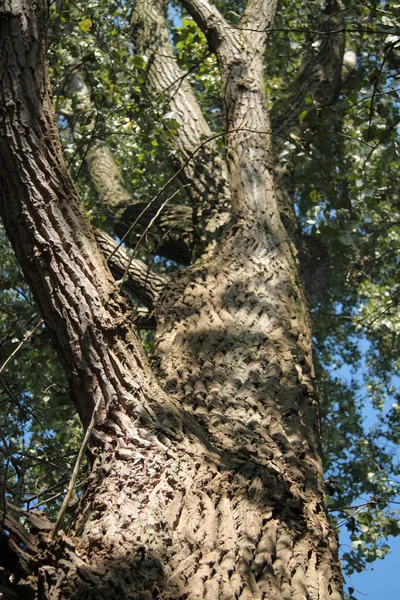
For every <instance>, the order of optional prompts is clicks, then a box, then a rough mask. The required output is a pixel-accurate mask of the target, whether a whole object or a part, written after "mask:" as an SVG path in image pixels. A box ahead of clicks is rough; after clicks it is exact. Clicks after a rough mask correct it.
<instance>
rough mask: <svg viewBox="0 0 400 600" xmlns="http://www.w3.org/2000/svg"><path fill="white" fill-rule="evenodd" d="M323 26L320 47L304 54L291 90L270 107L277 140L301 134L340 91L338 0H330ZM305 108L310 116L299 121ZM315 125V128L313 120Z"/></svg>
mask: <svg viewBox="0 0 400 600" xmlns="http://www.w3.org/2000/svg"><path fill="white" fill-rule="evenodd" d="M321 30H323V31H324V32H325V33H324V35H321V36H320V39H319V40H317V41H318V42H319V46H318V48H317V50H312V52H311V53H310V54H309V55H308V56H307V57H306V58H305V60H304V62H303V64H302V66H301V67H300V70H299V72H298V74H297V77H296V78H295V80H294V82H293V83H292V85H291V86H290V88H289V91H288V93H287V94H286V96H285V97H284V98H283V99H280V100H279V101H278V102H277V103H276V104H275V106H274V107H273V108H272V110H271V125H272V130H273V132H274V134H275V138H274V139H275V140H276V141H277V143H279V141H280V140H281V141H282V140H284V139H288V137H289V135H290V133H295V134H297V135H299V134H301V133H302V132H303V131H304V130H305V129H307V128H308V127H309V126H310V125H309V123H310V117H311V116H314V115H315V114H316V112H317V110H318V109H319V108H324V107H326V106H329V105H330V104H332V102H333V101H334V100H335V98H337V96H338V94H339V92H340V88H341V83H342V67H343V54H344V49H345V32H344V23H343V16H342V13H341V11H340V6H339V3H338V2H337V0H331V1H330V2H329V4H328V8H327V10H326V20H325V21H324V23H323V24H322V25H321ZM303 111H307V116H306V118H305V119H304V120H303V121H302V122H300V119H299V117H300V115H301V113H303ZM312 127H313V128H315V124H314V123H313V125H312Z"/></svg>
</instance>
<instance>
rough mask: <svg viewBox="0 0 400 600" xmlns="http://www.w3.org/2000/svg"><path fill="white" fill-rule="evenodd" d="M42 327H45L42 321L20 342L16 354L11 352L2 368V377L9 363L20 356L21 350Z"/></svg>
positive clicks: (0, 370)
mask: <svg viewBox="0 0 400 600" xmlns="http://www.w3.org/2000/svg"><path fill="white" fill-rule="evenodd" d="M41 325H43V320H42V319H41V320H40V321H39V323H37V324H36V325H35V327H34V328H33V329H32V331H28V332H27V333H26V334H25V335H24V337H23V338H22V340H21V341H20V343H19V344H18V346H17V347H16V348H15V350H14V352H11V354H10V356H9V357H8V358H7V360H6V361H5V362H4V363H3V364H2V366H1V367H0V375H1V374H2V372H3V371H4V369H5V368H6V366H7V365H8V363H9V362H10V361H11V360H12V359H13V358H14V356H15V355H16V354H18V352H19V351H20V350H21V348H22V346H24V345H25V344H26V342H27V341H28V340H29V339H30V338H31V337H32V336H33V334H34V333H35V331H36V329H38V328H39V327H40V326H41Z"/></svg>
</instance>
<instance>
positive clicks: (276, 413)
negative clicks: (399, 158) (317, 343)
mask: <svg viewBox="0 0 400 600" xmlns="http://www.w3.org/2000/svg"><path fill="white" fill-rule="evenodd" d="M65 4H66V6H64V3H63V2H61V3H59V5H60V6H59V8H60V9H61V11H62V10H70V6H69V3H68V2H66V3H65ZM167 4H168V3H167V2H165V1H164V0H137V1H136V2H135V3H134V6H133V12H132V17H131V32H130V35H131V38H130V40H129V41H128V42H125V40H123V39H121V44H125V43H126V44H127V47H128V51H127V56H129V58H130V59H131V60H132V61H133V62H134V64H135V65H136V66H137V67H138V68H139V69H140V70H141V74H140V76H137V77H136V81H134V80H130V81H129V79H128V83H129V84H130V85H131V86H133V85H136V84H137V83H138V84H139V85H138V86H137V87H138V88H139V91H140V95H141V98H137V103H138V104H139V103H140V102H142V103H143V104H147V105H148V106H150V107H151V110H152V111H153V115H154V114H155V113H158V115H161V114H163V115H165V113H166V112H167V116H163V118H162V119H160V131H161V135H162V137H163V140H164V142H165V146H164V148H166V147H169V148H170V151H171V158H172V160H171V164H172V168H173V170H174V173H173V174H171V177H170V178H169V180H168V181H166V182H164V183H163V184H162V185H161V184H160V189H159V190H158V191H157V192H156V193H155V195H154V197H153V200H152V202H151V205H150V206H149V207H146V205H144V203H143V202H142V201H140V202H138V201H137V199H135V198H134V195H133V194H132V192H131V191H130V190H129V187H127V185H126V183H125V180H124V176H123V173H121V171H120V168H119V164H118V156H115V155H114V154H113V152H112V149H110V148H109V147H107V146H106V145H105V144H104V143H103V142H102V140H100V136H99V135H98V132H97V131H96V126H95V125H96V123H95V120H96V119H95V118H94V113H95V112H96V109H95V108H94V107H93V100H92V94H91V90H90V81H87V68H86V65H85V61H84V60H82V61H79V60H78V59H77V57H76V56H75V57H73V58H72V59H71V61H70V63H69V65H68V68H69V77H68V81H67V82H66V83H65V98H69V99H70V100H69V101H66V102H65V106H64V111H62V118H63V119H65V120H66V121H67V122H68V132H69V134H68V135H70V136H72V137H74V138H75V140H78V143H79V142H80V143H79V152H80V155H81V158H82V160H85V164H86V169H87V174H88V178H89V180H90V182H91V186H92V189H93V190H94V192H95V194H96V197H97V198H98V201H99V202H100V203H101V204H102V205H103V206H104V212H105V215H106V219H107V220H106V229H107V230H108V233H114V234H117V235H119V236H120V237H122V238H123V239H124V240H125V241H126V242H127V244H128V245H131V246H133V247H134V248H136V247H137V246H138V244H139V242H140V241H141V240H142V239H143V237H144V236H145V235H147V231H148V230H150V231H151V228H152V227H153V229H154V223H155V228H156V233H157V236H158V238H159V239H158V241H157V246H156V249H155V253H156V254H159V255H161V256H164V257H166V258H168V259H172V260H175V261H177V262H178V263H180V264H181V266H182V268H179V269H175V270H172V271H171V272H170V273H168V274H160V273H155V272H153V271H151V270H150V268H149V267H148V266H146V265H145V264H144V263H142V262H141V261H139V260H138V259H136V258H134V259H133V258H132V256H129V255H128V254H127V252H126V250H125V248H124V247H122V246H121V245H120V244H119V243H118V244H117V242H115V241H114V238H113V237H110V236H109V235H108V234H107V232H104V231H99V230H97V231H96V230H95V229H94V228H93V226H92V224H91V223H90V222H89V220H88V217H87V214H86V213H85V210H84V207H83V204H82V202H81V199H80V197H79V194H78V191H77V188H76V185H75V184H74V182H73V181H72V179H71V176H70V174H69V173H68V171H67V169H66V167H65V164H64V160H63V156H62V150H61V145H60V141H59V134H58V125H62V122H61V117H60V116H59V122H58V123H57V119H56V116H55V112H54V107H53V102H52V95H51V88H50V83H49V78H48V73H47V64H46V26H47V24H46V19H47V3H46V1H45V0H36V1H34V0H5V1H4V2H3V3H2V4H1V5H0V39H1V44H2V49H1V81H2V85H1V122H0V153H1V164H0V211H1V216H2V219H3V222H4V227H5V229H6V232H7V235H8V236H9V238H10V240H11V242H12V245H13V248H14V250H15V254H16V256H17V259H18V262H19V264H20V265H21V268H22V270H23V273H24V276H25V278H26V281H27V282H28V284H29V286H30V289H31V291H32V294H33V296H34V298H35V301H36V303H37V305H38V306H39V308H40V311H41V313H42V315H43V319H44V322H45V325H46V328H47V330H48V331H49V332H50V335H51V339H52V341H53V343H54V345H55V348H56V350H57V353H58V356H59V359H60V362H61V364H62V366H63V368H64V370H65V374H66V377H67V380H68V384H69V388H70V397H71V400H72V401H73V403H74V405H75V407H76V409H77V411H78V413H79V416H80V419H81V421H82V424H83V427H84V428H85V430H86V437H85V444H83V446H82V450H85V449H86V444H87V454H88V470H87V474H86V477H85V481H84V482H83V484H82V492H81V494H80V498H79V505H78V508H77V510H76V514H75V516H74V519H73V521H72V524H71V526H70V528H69V530H68V533H67V534H65V533H63V532H57V530H58V528H59V525H60V523H59V521H57V523H56V525H55V526H52V525H50V524H49V523H48V522H47V521H45V520H44V519H43V517H40V518H39V516H38V515H33V516H32V515H30V516H29V517H28V520H29V519H30V522H31V525H32V528H33V529H32V531H31V532H30V533H27V532H26V531H24V530H23V529H22V528H21V526H20V525H19V524H18V522H17V521H16V519H15V516H12V512H11V513H10V511H9V512H8V513H6V515H5V519H4V524H5V529H6V530H7V531H11V532H12V537H11V538H9V539H8V538H7V537H4V536H3V538H2V539H3V540H6V542H8V551H7V556H8V560H9V563H10V562H11V563H12V565H11V567H10V565H8V568H9V569H11V571H14V574H13V579H12V580H8V581H7V582H6V586H7V588H8V589H9V590H14V591H16V592H18V593H20V594H22V595H25V597H38V598H52V599H56V598H60V599H61V598H76V599H78V598H104V599H112V598H114V597H115V598H116V597H121V596H122V597H126V598H141V599H143V600H144V599H146V598H174V599H178V598H182V599H183V598H189V599H191V600H194V599H195V598H204V599H209V600H212V599H217V598H218V599H219V598H220V599H226V600H228V599H233V598H241V599H243V600H244V599H250V598H254V599H261V598H276V600H280V599H283V598H289V597H290V598H305V597H309V598H313V599H314V598H315V599H319V600H323V599H325V598H330V599H335V598H337V599H340V598H342V597H343V591H342V578H341V573H340V565H339V559H338V552H337V542H336V535H335V532H334V529H333V526H332V523H331V522H330V520H329V518H328V514H327V503H326V498H325V489H324V476H323V471H322V457H321V428H320V407H319V401H318V395H317V392H316V384H315V372H314V364H313V356H312V338H311V328H310V317H309V308H308V301H307V300H306V295H305V292H304V290H303V284H302V277H303V280H304V281H305V282H308V284H309V286H310V287H309V290H308V295H309V302H310V303H311V304H312V305H316V304H317V303H318V301H319V300H318V299H319V297H320V296H319V295H320V294H321V289H318V287H321V286H315V285H314V286H311V283H310V282H311V280H312V275H311V277H310V275H309V271H310V261H311V265H312V264H313V261H314V263H315V262H317V261H319V260H321V261H322V262H323V258H321V256H322V255H323V252H319V250H318V248H316V246H315V244H314V246H313V245H310V244H309V243H308V242H309V240H308V237H307V236H305V235H302V234H301V231H300V227H299V224H298V220H297V217H296V210H295V189H296V173H295V172H294V167H293V164H292V165H288V163H287V159H286V158H285V149H286V146H285V144H286V145H287V143H288V141H289V143H290V141H291V143H292V144H293V145H294V152H293V155H294V156H295V157H296V160H297V161H300V162H301V158H302V156H301V155H302V151H304V148H305V147H306V146H307V144H310V140H311V137H312V135H313V131H314V130H317V129H318V127H327V128H328V125H327V123H329V114H330V113H329V111H332V110H333V107H335V106H337V103H338V102H340V93H341V90H342V89H343V85H344V84H345V82H346V78H347V77H348V76H349V72H350V71H351V70H352V69H353V68H354V66H355V62H354V57H355V52H354V50H351V51H349V50H347V52H346V35H345V26H344V19H343V7H342V5H341V4H340V3H339V2H338V1H337V0H328V1H327V3H326V6H324V7H323V8H321V9H320V8H317V7H315V6H313V7H311V8H310V12H313V13H314V14H313V16H314V18H315V23H316V25H317V27H316V32H315V36H316V37H317V43H315V44H313V47H312V49H311V51H310V52H305V54H304V56H303V57H302V60H301V61H298V62H297V64H296V67H297V69H295V70H294V71H295V72H293V77H292V80H291V81H290V83H288V84H287V85H286V89H285V93H282V94H281V96H280V98H279V99H278V100H277V101H276V102H275V103H273V102H272V100H273V94H272V92H270V94H269V95H267V94H266V89H268V82H266V81H265V60H266V59H267V61H268V57H269V56H270V55H273V52H274V51H276V48H275V47H274V43H273V41H271V39H270V35H271V32H272V31H273V27H274V22H275V19H276V18H278V17H279V18H281V20H282V18H284V10H285V7H286V4H285V3H283V4H282V7H281V9H280V11H281V13H279V11H278V13H277V10H278V7H277V2H276V1H275V0H269V1H267V0H248V2H247V3H246V5H245V7H242V5H241V3H232V4H230V5H229V7H228V8H229V11H231V12H228V11H227V9H226V6H225V7H224V3H221V6H220V7H219V3H217V2H215V3H210V2H208V0H182V2H181V5H182V7H183V8H184V9H185V10H186V11H187V14H189V15H190V16H191V17H192V19H193V20H188V19H187V20H186V22H187V28H186V33H184V34H183V39H184V40H186V41H187V39H188V36H190V34H191V35H192V38H190V39H193V37H194V35H195V34H194V33H193V32H196V35H197V36H200V35H201V36H203V38H204V41H206V42H207V50H205V49H204V47H203V50H202V51H203V54H204V57H210V58H211V60H214V58H213V57H216V61H217V64H218V70H219V77H220V80H219V86H220V87H219V89H220V90H221V92H220V93H221V100H220V102H219V103H217V105H216V107H214V113H213V111H211V116H210V117H209V118H208V120H207V118H206V112H207V110H206V109H207V106H205V107H203V108H205V110H202V107H201V104H200V103H199V99H198V95H196V93H195V92H196V90H193V87H192V85H191V84H190V80H189V77H188V73H187V71H185V69H184V65H183V64H182V61H181V64H179V61H178V58H177V53H176V51H175V49H176V47H175V46H174V44H173V43H172V41H171V37H170V33H169V30H168V26H167V25H168V15H167V12H166V9H167ZM311 4H313V3H311ZM109 10H110V12H112V11H113V10H116V8H115V6H114V3H110V6H109ZM232 11H233V12H232ZM235 11H236V12H235ZM237 13H240V14H237ZM232 15H233V17H234V19H235V23H233V22H232ZM282 15H283V17H282ZM115 18H116V19H117V17H115ZM196 25H197V28H198V29H197V28H196ZM79 27H80V30H81V31H82V32H88V31H92V32H93V35H97V36H98V39H99V43H100V44H103V45H104V40H102V32H101V31H97V28H98V24H97V23H96V21H95V20H93V19H92V18H90V16H89V17H87V18H86V19H82V20H81V21H80V22H79ZM184 36H186V37H184ZM132 43H133V45H132ZM178 43H179V42H178ZM392 45H393V44H392ZM183 46H184V43H183ZM393 47H394V46H393ZM183 62H184V61H183ZM189 70H190V69H189ZM378 78H379V74H378ZM116 84H117V85H118V82H116ZM219 105H220V106H219ZM132 110H133V111H134V110H135V107H133V108H132V107H130V108H129V110H128V112H131V111H132ZM221 113H223V117H220V114H221ZM59 115H61V112H60V113H59ZM219 118H223V127H222V132H221V133H216V134H213V133H212V129H211V126H212V124H213V119H214V120H215V121H216V120H218V119H219ZM371 118H372V117H371ZM128 119H129V115H128ZM210 125H211V126H210ZM336 126H338V125H336ZM371 128H372V123H371V127H370V128H369V129H371ZM85 133H86V135H85ZM153 142H155V143H153V144H152V146H153V147H155V148H156V147H157V145H158V141H157V139H155V138H153ZM222 142H223V144H222ZM160 160H163V161H165V162H167V160H166V157H165V156H162V157H161V156H160ZM293 161H294V162H295V159H293ZM132 168H134V167H132ZM298 172H301V170H300V169H298ZM163 194H164V196H163ZM165 194H166V196H165ZM185 194H186V195H185ZM175 197H176V198H179V199H180V203H174V202H173V199H174V198H175ZM326 229H327V227H326ZM321 231H322V229H321ZM300 260H301V261H302V267H303V269H302V275H301V273H300V272H299V262H300ZM323 270H326V267H325V268H322V269H321V270H320V271H323ZM112 274H114V275H115V276H116V277H117V279H118V280H119V282H118V283H117V284H116V283H115V281H114V278H113V276H112ZM314 277H315V272H314ZM321 277H322V273H321ZM124 290H127V291H129V292H130V294H131V295H133V296H134V297H136V298H137V299H138V301H139V302H140V304H141V305H144V306H145V307H147V309H148V312H147V316H146V317H144V320H143V321H142V322H141V321H139V320H138V319H139V318H138V315H137V313H136V312H135V311H133V310H132V307H131V305H130V304H129V303H128V301H127V299H126V298H125V297H124V296H123V295H122V291H124ZM135 322H136V323H138V322H139V323H141V324H142V326H143V327H155V344H154V349H153V354H152V357H151V362H149V359H148V358H147V357H146V354H145V352H144V350H143V347H142V342H141V341H140V339H139V336H138V334H137V330H136V325H135ZM375 504H377V501H375ZM35 516H36V518H37V521H36V523H35V520H34V517H35ZM6 519H7V520H6ZM38 520H39V521H40V522H38ZM35 528H36V529H35ZM37 530H39V533H38V534H37V535H35V532H37ZM43 531H45V532H46V533H43ZM49 531H50V534H49ZM15 540H17V542H15ZM6 593H9V594H11V593H12V592H11V591H9V592H6Z"/></svg>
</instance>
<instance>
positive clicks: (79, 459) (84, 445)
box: [50, 395, 103, 540]
mask: <svg viewBox="0 0 400 600" xmlns="http://www.w3.org/2000/svg"><path fill="white" fill-rule="evenodd" d="M102 399H103V397H102V395H99V397H98V399H97V401H96V404H95V407H94V409H93V413H92V418H91V419H90V423H89V426H88V428H87V430H86V433H85V436H84V438H83V441H82V444H81V447H80V449H79V452H78V456H77V458H76V462H75V466H74V470H73V471H72V475H71V479H70V482H69V485H68V489H67V492H66V494H65V497H64V501H63V503H62V505H61V508H60V512H59V513H58V516H57V520H56V522H55V525H54V527H53V530H52V532H51V536H50V538H51V539H52V540H54V538H55V536H56V534H57V531H58V530H59V528H60V526H61V523H62V520H63V517H64V514H65V511H66V510H67V506H68V503H69V501H70V499H71V496H72V493H73V491H74V489H75V485H76V480H77V477H78V473H79V469H80V467H81V464H82V461H83V457H84V455H85V451H86V448H87V445H88V443H89V440H90V436H91V434H92V431H93V428H94V426H95V424H96V416H97V413H98V411H99V408H100V404H101V401H102Z"/></svg>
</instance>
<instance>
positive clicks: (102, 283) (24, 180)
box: [0, 0, 155, 425]
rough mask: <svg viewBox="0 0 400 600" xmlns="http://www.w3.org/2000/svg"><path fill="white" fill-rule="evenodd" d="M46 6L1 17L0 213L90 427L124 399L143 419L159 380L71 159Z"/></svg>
mask: <svg viewBox="0 0 400 600" xmlns="http://www.w3.org/2000/svg"><path fill="white" fill-rule="evenodd" d="M46 8H47V2H45V0H43V1H41V0H38V2H37V3H36V4H35V8H32V5H31V3H30V2H27V1H26V0H18V1H16V2H13V10H15V12H16V14H15V15H14V16H13V18H7V17H6V18H2V19H0V38H1V39H2V40H3V45H4V51H3V52H2V53H1V69H2V73H3V76H2V86H1V91H0V101H1V104H2V106H3V107H4V108H3V110H2V120H1V123H0V134H1V135H0V159H1V160H0V214H1V216H2V218H3V221H4V225H5V228H6V231H7V234H8V236H9V237H10V239H11V242H12V244H13V247H14V250H15V252H16V255H17V258H18V261H19V263H20V265H21V267H22V270H23V272H24V274H25V277H26V280H27V281H28V283H29V285H30V287H31V289H32V292H33V294H34V297H35V299H36V301H37V303H38V305H39V306H40V308H41V311H42V313H43V316H44V319H45V322H46V325H47V326H48V328H49V331H50V332H51V335H52V338H53V341H54V343H55V346H56V348H57V351H58V354H59V357H60V359H61V363H62V365H63V366H64V368H65V371H66V373H67V375H68V377H69V383H70V388H71V393H72V396H73V398H74V401H75V403H76V405H77V408H78V410H79V413H80V416H81V418H82V421H83V423H84V425H87V423H88V422H89V421H90V419H91V416H92V413H93V410H94V408H95V406H99V412H98V419H99V420H100V421H101V420H102V419H103V418H105V416H106V415H107V413H108V411H109V410H110V407H111V406H117V405H119V403H120V402H123V403H124V407H125V409H127V407H128V406H130V410H131V417H132V419H133V420H135V418H136V420H137V419H140V417H139V411H140V412H141V414H142V411H143V406H145V405H147V400H146V399H145V397H147V398H148V397H154V396H155V394H154V393H152V392H149V389H150V387H151V388H152V389H153V386H154V385H155V384H154V383H153V381H152V379H151V375H150V371H149V369H148V367H146V359H145V357H144V355H143V354H142V349H141V344H140V342H139V340H138V339H137V337H136V334H135V331H134V329H133V328H132V324H131V313H130V311H129V310H128V309H127V306H126V304H125V302H124V300H123V299H122V298H121V296H120V295H119V294H118V291H117V290H116V288H115V284H114V280H113V278H112V276H111V273H110V272H109V270H108V268H107V266H106V264H105V261H104V258H103V255H102V253H101V251H100V249H99V247H98V245H97V242H96V240H95V237H94V233H93V230H92V228H91V226H90V224H89V222H88V220H87V218H86V215H85V212H84V209H83V206H82V204H81V202H80V199H79V197H78V194H77V191H76V189H75V187H74V185H73V182H72V181H71V179H70V177H69V175H68V173H67V171H66V169H65V166H64V164H63V160H62V154H61V147H60V143H59V139H58V133H57V124H56V121H55V117H54V112H53V106H52V101H51V93H50V86H49V82H48V78H47V74H46V69H45V59H44V57H45V44H44V39H45V33H44V29H45V15H46ZM26 22H28V23H29V28H28V29H27V28H26ZM28 32H29V33H28ZM36 36H37V37H36ZM37 40H40V43H38V41H37ZM16 107H19V108H18V110H16ZM127 372H128V373H129V374H130V375H129V377H128V378H127V377H126V373H127ZM134 378H135V379H134ZM146 388H147V390H146ZM143 394H144V396H143ZM142 400H143V403H144V404H143V403H142ZM139 405H141V407H139ZM151 420H152V418H150V421H151Z"/></svg>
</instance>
